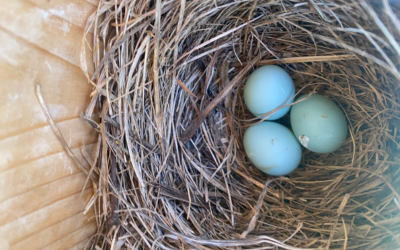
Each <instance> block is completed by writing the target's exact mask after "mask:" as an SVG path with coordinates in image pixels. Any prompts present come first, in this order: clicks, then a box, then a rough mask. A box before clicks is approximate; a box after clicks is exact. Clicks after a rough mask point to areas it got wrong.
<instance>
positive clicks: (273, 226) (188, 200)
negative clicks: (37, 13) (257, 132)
mask: <svg viewBox="0 0 400 250" xmlns="http://www.w3.org/2000/svg"><path fill="white" fill-rule="evenodd" d="M396 13H397V14H399V6H393V5H389V4H388V2H387V1H386V0H385V1H383V2H380V1H379V0H376V1H372V2H371V1H369V2H364V1H355V0H354V1H350V0H337V1H333V0H324V1H322V0H308V1H300V0H293V1H289V0H282V1H281V0H258V1H257V0H252V1H250V0H248V1H246V0H244V1H228V0H204V1H186V0H169V1H161V0H137V1H134V0H115V1H107V0H100V3H99V7H98V10H97V12H96V13H94V14H93V15H92V17H91V18H90V19H89V21H88V24H87V29H86V34H87V35H90V36H92V35H94V39H93V41H94V42H93V44H88V43H87V42H86V41H84V43H83V49H82V57H81V58H82V68H83V70H84V71H85V74H86V75H87V77H88V80H89V81H90V82H91V83H92V84H93V93H92V97H93V98H92V102H91V103H90V105H89V106H88V109H87V112H86V114H85V115H84V118H85V119H87V120H88V121H89V122H90V123H91V124H92V126H93V127H94V128H95V129H97V130H98V131H99V145H98V153H97V156H96V157H95V161H94V163H92V169H88V170H87V171H90V173H91V175H92V177H95V176H96V177H97V176H98V178H96V179H97V180H98V181H94V182H93V183H94V185H95V188H96V189H97V192H96V194H95V195H94V196H93V199H92V200H91V202H90V203H89V205H88V208H87V209H89V208H90V207H91V206H93V207H94V208H95V210H96V215H97V216H96V220H97V223H98V233H97V234H96V235H95V236H94V237H93V238H92V239H91V241H90V242H89V243H88V248H90V249H150V248H153V249H306V248H313V249H314V248H319V249H329V248H330V249H343V248H346V249H397V248H398V247H400V205H399V201H400V196H399V192H400V170H399V166H400V157H398V152H399V141H400V140H399V136H400V135H399V131H398V130H399V129H400V118H399V117H400V116H399V113H400V104H399V98H400V92H399V91H400V89H399V80H400V73H399V59H400V46H399V44H398V43H397V41H398V40H399V35H400V24H399V23H400V22H399V20H398V19H397V17H396ZM89 31H92V32H93V33H90V32H89ZM89 49H91V50H92V51H93V52H94V53H93V54H94V58H93V62H94V63H95V68H96V71H95V73H94V74H93V75H90V74H89V73H88V72H87V70H86V68H87V67H86V65H87V64H89V63H92V62H86V61H85V60H84V58H86V57H85V53H87V51H88V50H89ZM265 64H280V65H281V66H282V67H284V68H285V69H286V70H287V71H288V72H289V73H290V74H291V76H292V78H293V79H294V82H295V84H296V88H297V89H298V90H299V91H300V90H301V92H302V93H310V92H313V91H317V92H319V93H322V94H324V95H325V96H328V97H329V98H330V99H332V100H334V101H335V102H336V103H337V104H338V105H339V106H340V107H341V108H342V109H343V110H344V112H345V114H346V116H347V118H348V122H349V131H350V133H349V138H348V139H347V140H346V142H345V144H344V145H343V146H342V147H341V148H340V149H339V150H337V151H336V152H334V153H331V154H316V153H312V152H310V151H308V150H304V153H303V160H302V162H301V165H300V167H299V168H298V169H297V170H296V171H295V172H293V173H292V174H290V175H289V176H287V177H279V178H275V177H271V176H268V175H266V174H263V173H261V172H260V171H258V170H257V169H256V168H254V167H253V166H252V165H251V163H250V162H249V160H248V159H247V158H246V155H245V153H244V150H243V145H242V136H243V133H244V131H245V129H246V127H248V126H250V125H252V124H254V123H256V122H258V121H257V119H254V117H253V116H252V115H251V114H250V113H249V112H248V110H247V109H246V108H245V106H244V102H243V95H242V91H243V85H244V83H245V80H246V78H247V76H248V75H249V74H250V73H251V72H252V71H253V69H254V68H256V65H265ZM95 117H100V118H99V119H96V118H95ZM280 122H281V123H283V124H285V125H288V126H289V122H288V116H286V117H284V118H283V119H282V120H281V121H280ZM95 246H96V247H95Z"/></svg>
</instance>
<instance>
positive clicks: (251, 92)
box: [244, 65, 295, 120]
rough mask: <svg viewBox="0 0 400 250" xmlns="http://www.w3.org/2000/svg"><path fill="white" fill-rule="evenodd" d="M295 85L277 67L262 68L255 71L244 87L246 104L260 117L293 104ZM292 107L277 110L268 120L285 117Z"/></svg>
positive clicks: (282, 70) (286, 74)
mask: <svg viewBox="0 0 400 250" xmlns="http://www.w3.org/2000/svg"><path fill="white" fill-rule="evenodd" d="M294 93H295V88H294V84H293V81H292V78H290V76H289V74H288V73H287V72H286V71H285V70H284V69H282V68H280V67H278V66H275V65H267V66H262V67H260V68H258V69H257V70H255V71H254V72H253V73H252V74H251V75H250V76H249V78H248V79H247V81H246V85H245V86H244V102H245V104H246V106H247V108H248V109H249V110H250V112H251V113H252V114H253V115H255V116H257V117H260V116H261V115H263V114H265V113H268V112H270V111H272V110H274V109H276V108H278V107H280V106H282V105H286V104H290V103H292V102H293V98H292V97H293V96H294ZM289 109H290V107H285V108H281V109H279V110H277V111H276V112H275V113H273V114H272V115H271V116H270V117H268V119H267V120H276V119H279V118H281V117H282V116H284V115H285V114H286V113H287V112H288V111H289Z"/></svg>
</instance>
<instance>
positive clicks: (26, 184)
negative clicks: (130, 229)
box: [0, 0, 98, 250]
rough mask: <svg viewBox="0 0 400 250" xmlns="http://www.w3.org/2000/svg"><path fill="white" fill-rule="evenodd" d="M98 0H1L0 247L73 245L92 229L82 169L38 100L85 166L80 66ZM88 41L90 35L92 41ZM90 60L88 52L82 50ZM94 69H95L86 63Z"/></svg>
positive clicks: (85, 92)
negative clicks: (39, 97) (39, 89)
mask: <svg viewBox="0 0 400 250" xmlns="http://www.w3.org/2000/svg"><path fill="white" fill-rule="evenodd" d="M97 2H98V0H51V1H47V0H13V1H9V0H0V82H1V84H0V117H2V118H3V119H1V120H0V127H1V129H0V249H2V250H3V249H4V250H9V249H32V250H35V249H77V247H80V246H83V245H84V244H85V243H86V242H84V241H85V240H88V239H90V237H91V236H92V235H93V234H94V233H95V232H96V224H95V221H94V220H93V216H94V213H93V211H89V212H88V213H87V214H85V215H84V214H83V211H84V209H85V206H86V204H87V202H88V200H89V199H90V197H91V196H92V194H93V190H92V188H91V185H90V184H89V185H88V186H87V187H86V190H85V191H84V192H83V195H82V197H81V196H80V194H81V191H82V188H83V186H84V183H85V180H86V176H85V175H84V174H83V173H82V171H81V170H80V169H79V168H78V167H77V166H75V165H74V164H73V162H72V161H71V159H69V157H68V156H67V155H66V154H65V152H64V150H63V149H62V147H61V145H60V143H59V142H58V140H57V138H56V137H55V136H54V134H53V132H52V130H51V129H50V127H49V125H48V123H47V121H46V118H45V116H44V114H43V111H42V110H41V108H40V105H39V103H38V101H37V99H36V96H35V92H34V86H35V84H36V83H40V84H41V86H42V93H43V97H44V99H45V101H46V105H47V106H48V109H49V112H50V113H51V115H52V117H53V118H54V120H55V122H56V123H57V126H58V127H59V128H60V130H61V132H62V133H63V135H64V137H65V138H66V140H67V143H68V145H69V147H71V148H72V149H73V152H74V154H75V155H76V156H77V158H78V160H79V161H80V162H81V163H82V164H83V165H85V166H87V165H88V163H87V162H86V161H85V159H84V158H83V156H82V154H81V152H80V147H81V146H84V148H85V150H86V151H87V152H88V154H89V155H91V153H92V151H93V149H94V146H95V143H96V140H97V137H96V134H95V132H94V131H93V129H92V128H91V127H90V126H89V125H87V124H86V122H84V121H83V120H82V119H81V118H80V114H81V113H83V111H84V110H85V108H86V106H87V104H88V102H89V95H90V92H91V85H90V84H88V83H87V81H86V78H85V76H84V75H83V73H82V71H81V69H80V65H79V63H80V59H79V53H80V48H81V41H82V36H83V31H84V26H85V22H86V19H87V18H88V17H89V16H90V15H91V14H92V12H93V11H95V10H96V8H97V7H96V4H97ZM89 42H90V41H89ZM87 57H88V58H87V60H88V61H91V59H90V57H91V55H87ZM89 70H90V71H91V72H93V68H89Z"/></svg>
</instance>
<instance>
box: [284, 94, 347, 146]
mask: <svg viewBox="0 0 400 250" xmlns="http://www.w3.org/2000/svg"><path fill="white" fill-rule="evenodd" d="M307 96H308V95H303V96H300V97H299V98H298V100H301V99H303V98H306V97H307ZM290 122H291V124H292V129H293V132H294V135H295V136H296V138H298V139H299V141H300V143H301V144H302V145H303V146H304V147H306V148H308V149H309V150H311V151H313V152H316V153H330V152H333V151H335V150H336V149H338V148H339V147H340V146H341V145H342V144H343V142H344V141H345V140H346V137H347V121H346V118H345V116H344V114H343V112H342V110H341V109H340V108H339V107H338V106H337V105H336V104H335V103H334V102H332V101H331V100H329V99H328V98H326V97H324V96H322V95H318V94H313V95H311V96H310V97H309V98H308V99H306V100H304V101H302V102H299V103H297V104H295V105H293V107H292V111H291V113H290Z"/></svg>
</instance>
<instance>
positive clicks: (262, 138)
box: [243, 122, 301, 176]
mask: <svg viewBox="0 0 400 250" xmlns="http://www.w3.org/2000/svg"><path fill="white" fill-rule="evenodd" d="M243 144H244V149H245V151H246V154H247V156H248V157H249V158H250V161H251V162H252V163H253V164H254V166H256V167H257V168H258V169H260V170H261V171H262V172H264V173H267V174H269V175H275V176H279V175H286V174H289V173H290V172H292V171H293V170H295V169H296V168H297V166H298V165H299V163H300V160H301V146H300V143H299V142H298V140H297V139H296V138H295V137H294V135H293V133H292V131H290V130H289V129H288V128H286V127H284V126H282V125H280V124H278V123H275V122H261V123H258V124H256V125H254V126H251V127H249V128H248V129H247V130H246V132H245V133H244V138H243Z"/></svg>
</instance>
